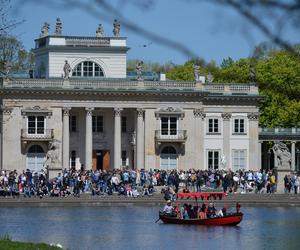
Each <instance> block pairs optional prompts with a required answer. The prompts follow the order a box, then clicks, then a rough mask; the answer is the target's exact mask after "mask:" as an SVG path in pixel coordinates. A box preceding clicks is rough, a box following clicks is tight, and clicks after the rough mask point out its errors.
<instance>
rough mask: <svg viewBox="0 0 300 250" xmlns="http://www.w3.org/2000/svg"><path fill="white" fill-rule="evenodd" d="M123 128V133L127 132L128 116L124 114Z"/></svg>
mask: <svg viewBox="0 0 300 250" xmlns="http://www.w3.org/2000/svg"><path fill="white" fill-rule="evenodd" d="M121 128H122V133H126V132H127V120H126V116H122V120H121Z"/></svg>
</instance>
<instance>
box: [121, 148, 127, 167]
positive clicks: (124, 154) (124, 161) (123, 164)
mask: <svg viewBox="0 0 300 250" xmlns="http://www.w3.org/2000/svg"><path fill="white" fill-rule="evenodd" d="M126 159H127V155H126V150H122V166H126Z"/></svg>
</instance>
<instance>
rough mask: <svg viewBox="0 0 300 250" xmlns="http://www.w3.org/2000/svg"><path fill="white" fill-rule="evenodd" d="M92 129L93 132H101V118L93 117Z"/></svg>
mask: <svg viewBox="0 0 300 250" xmlns="http://www.w3.org/2000/svg"><path fill="white" fill-rule="evenodd" d="M92 129H93V132H97V133H102V132H103V116H94V115H93V118H92Z"/></svg>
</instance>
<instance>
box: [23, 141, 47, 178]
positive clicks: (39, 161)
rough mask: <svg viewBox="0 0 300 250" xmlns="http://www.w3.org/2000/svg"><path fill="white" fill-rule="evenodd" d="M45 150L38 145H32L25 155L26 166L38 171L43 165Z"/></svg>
mask: <svg viewBox="0 0 300 250" xmlns="http://www.w3.org/2000/svg"><path fill="white" fill-rule="evenodd" d="M45 156H46V154H45V152H44V150H43V148H42V147H41V146H40V145H32V146H31V147H30V148H29V149H28V152H27V155H26V168H28V169H30V170H31V171H33V172H38V171H40V170H41V169H43V167H44V162H45Z"/></svg>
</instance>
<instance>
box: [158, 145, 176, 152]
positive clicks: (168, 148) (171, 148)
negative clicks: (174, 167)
mask: <svg viewBox="0 0 300 250" xmlns="http://www.w3.org/2000/svg"><path fill="white" fill-rule="evenodd" d="M161 153H162V154H176V149H175V148H173V147H171V146H167V147H165V148H164V149H163V150H162V151H161Z"/></svg>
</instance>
